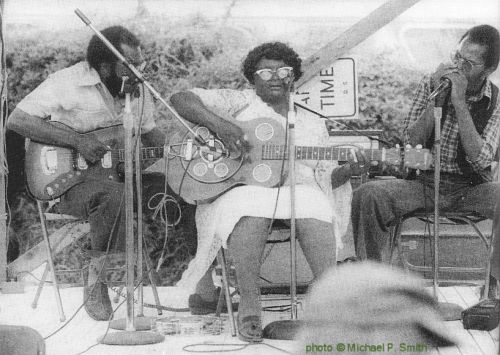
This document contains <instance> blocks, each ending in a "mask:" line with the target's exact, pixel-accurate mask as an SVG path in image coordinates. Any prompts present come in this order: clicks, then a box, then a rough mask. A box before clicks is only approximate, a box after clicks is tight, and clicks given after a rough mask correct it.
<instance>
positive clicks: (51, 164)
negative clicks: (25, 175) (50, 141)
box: [40, 147, 58, 175]
mask: <svg viewBox="0 0 500 355" xmlns="http://www.w3.org/2000/svg"><path fill="white" fill-rule="evenodd" d="M40 159H41V167H42V170H43V173H44V174H45V175H52V174H55V173H56V172H57V166H58V164H57V150H56V148H55V147H43V148H42V150H41V152H40Z"/></svg>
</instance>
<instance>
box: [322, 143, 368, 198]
mask: <svg viewBox="0 0 500 355" xmlns="http://www.w3.org/2000/svg"><path fill="white" fill-rule="evenodd" d="M347 159H348V163H347V164H344V165H342V166H340V167H338V168H337V169H335V170H333V171H332V178H331V181H332V189H336V188H337V187H339V186H342V185H343V184H345V183H346V182H347V180H349V179H350V178H351V176H353V175H356V176H358V175H363V174H366V173H367V172H368V170H369V169H370V162H369V161H368V160H367V159H366V156H365V154H364V153H363V150H360V149H355V148H353V149H352V151H351V152H350V153H349V154H348V156H347Z"/></svg>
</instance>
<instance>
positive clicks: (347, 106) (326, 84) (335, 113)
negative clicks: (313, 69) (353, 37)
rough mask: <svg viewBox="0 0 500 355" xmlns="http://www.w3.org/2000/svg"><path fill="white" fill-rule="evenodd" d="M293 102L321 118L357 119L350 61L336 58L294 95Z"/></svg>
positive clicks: (355, 76)
mask: <svg viewBox="0 0 500 355" xmlns="http://www.w3.org/2000/svg"><path fill="white" fill-rule="evenodd" d="M295 102H296V103H297V104H300V105H302V106H305V107H306V108H308V109H309V110H312V111H314V112H317V113H319V114H321V115H323V116H326V117H331V118H336V119H357V118H358V84H357V75H356V63H355V61H354V59H353V58H339V59H337V60H336V61H335V62H334V63H333V64H332V65H330V66H329V67H327V68H325V69H323V70H321V71H320V72H319V73H318V75H316V76H315V77H313V78H312V79H311V80H309V81H308V82H306V83H304V84H303V85H302V86H301V87H300V88H299V89H298V90H297V91H296V92H295Z"/></svg>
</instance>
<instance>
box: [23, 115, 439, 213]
mask: <svg viewBox="0 0 500 355" xmlns="http://www.w3.org/2000/svg"><path fill="white" fill-rule="evenodd" d="M52 124H54V125H57V126H58V127H62V128H65V129H67V130H71V128H69V127H67V126H65V125H64V124H61V123H57V122H53V123H52ZM236 124H238V126H240V128H241V129H242V130H243V132H245V133H246V138H247V140H248V142H249V144H250V147H251V148H250V149H249V151H248V152H246V153H245V154H234V153H229V152H228V151H227V149H226V147H225V145H224V142H222V140H220V139H219V138H218V137H216V136H213V135H212V134H211V133H210V131H209V130H208V129H207V128H206V127H203V126H194V127H193V129H194V131H195V132H196V133H197V134H198V135H199V136H200V137H202V139H203V140H204V144H201V143H199V142H197V140H196V139H194V137H193V136H192V134H191V133H190V132H189V131H187V130H186V129H184V131H181V130H178V131H176V132H174V133H173V135H172V138H171V140H170V143H169V144H170V145H169V151H168V161H169V164H168V183H169V185H170V187H171V188H172V189H173V191H174V192H175V193H178V194H179V195H180V196H181V197H182V198H183V199H184V200H185V201H186V202H188V203H197V204H200V203H207V202H210V201H213V200H214V199H216V198H217V197H219V196H220V195H222V194H223V193H224V192H226V191H227V190H229V189H231V188H233V187H235V186H239V185H260V186H265V187H276V186H279V185H281V184H282V183H283V181H284V179H285V178H286V176H287V172H286V169H287V164H286V163H283V159H287V158H288V149H285V146H284V145H282V143H284V142H285V133H286V132H285V129H284V128H283V127H282V126H281V125H279V124H278V123H277V122H274V121H272V120H269V119H266V118H258V119H254V120H251V121H238V122H236ZM184 132H187V133H184ZM87 134H92V135H94V136H95V137H96V138H97V139H98V140H100V141H101V142H103V143H104V144H106V145H108V146H109V147H110V151H108V153H106V155H105V156H104V157H103V158H102V159H101V160H100V161H99V162H96V163H94V164H90V163H89V162H87V161H86V160H85V159H84V158H83V157H82V156H81V155H80V154H78V153H77V152H76V151H75V150H73V149H69V148H65V147H58V146H52V145H47V144H43V143H38V142H34V141H31V142H29V145H28V147H27V151H26V161H25V171H26V180H27V185H28V189H29V191H30V192H31V194H32V195H33V196H34V197H35V198H37V199H39V200H51V199H55V198H58V197H60V196H61V195H63V194H64V193H65V192H66V191H68V190H69V189H70V188H71V187H73V186H75V185H77V184H79V183H81V182H83V181H84V180H85V179H86V178H93V179H103V180H104V179H106V180H113V181H122V180H123V177H122V174H121V173H120V171H119V169H118V167H119V165H120V163H121V162H123V161H124V151H123V149H121V148H122V147H123V127H122V126H120V125H119V126H112V127H108V128H102V129H98V130H95V131H92V132H89V133H87ZM351 149H352V148H351V147H349V148H345V147H302V146H296V147H295V158H296V159H297V160H302V159H307V160H340V161H347V160H348V159H347V157H348V154H349V153H350V151H351ZM164 151H165V149H164V147H148V148H141V159H142V160H158V159H159V158H162V157H163V155H164ZM364 153H365V155H366V156H367V158H368V159H369V160H371V161H372V160H376V161H381V162H385V163H387V164H391V165H399V166H403V165H404V167H411V168H416V169H420V170H427V169H429V168H430V166H431V164H432V156H431V154H430V152H429V151H428V150H427V149H413V148H406V149H405V150H404V151H401V150H400V149H399V148H394V149H380V150H375V149H371V150H364ZM403 155H404V164H403ZM164 163H165V159H160V160H158V161H157V162H156V163H154V164H153V165H151V166H150V167H148V168H146V169H145V171H147V172H160V173H164V172H165V165H164ZM282 166H283V174H282Z"/></svg>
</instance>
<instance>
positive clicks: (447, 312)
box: [438, 302, 464, 321]
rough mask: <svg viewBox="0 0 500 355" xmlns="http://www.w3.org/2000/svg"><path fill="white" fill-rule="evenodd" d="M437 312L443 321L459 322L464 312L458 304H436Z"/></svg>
mask: <svg viewBox="0 0 500 355" xmlns="http://www.w3.org/2000/svg"><path fill="white" fill-rule="evenodd" d="M438 310H439V313H440V314H441V317H443V319H444V320H445V321H452V320H460V319H461V318H462V311H463V310H464V309H463V308H462V307H460V306H459V305H458V304H455V303H448V302H438Z"/></svg>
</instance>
